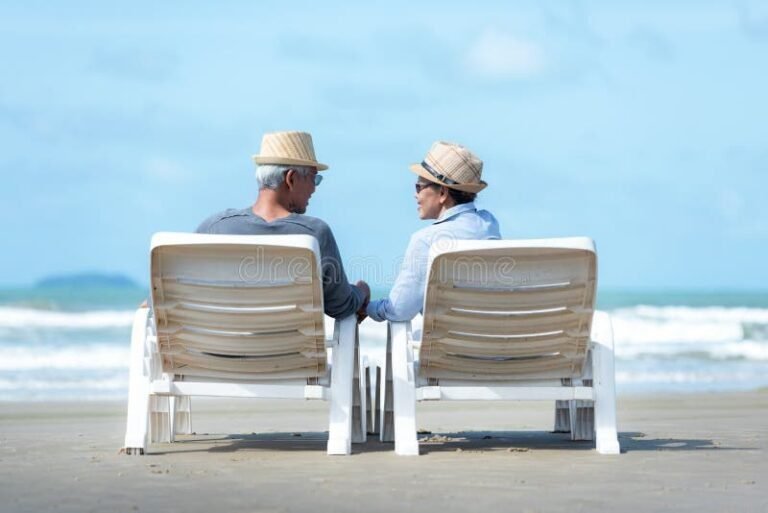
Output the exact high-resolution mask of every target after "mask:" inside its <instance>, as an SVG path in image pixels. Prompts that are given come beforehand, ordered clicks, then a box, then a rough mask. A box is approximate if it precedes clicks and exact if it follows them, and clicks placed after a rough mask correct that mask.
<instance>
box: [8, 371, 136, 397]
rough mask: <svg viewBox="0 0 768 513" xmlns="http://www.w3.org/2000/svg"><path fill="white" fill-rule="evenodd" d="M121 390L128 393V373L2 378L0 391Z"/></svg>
mask: <svg viewBox="0 0 768 513" xmlns="http://www.w3.org/2000/svg"><path fill="white" fill-rule="evenodd" d="M57 390H59V391H67V390H69V391H84V390H89V391H94V390H102V391H120V392H121V393H123V394H126V395H127V392H128V375H127V374H126V375H125V376H113V377H110V378H101V379H100V378H85V379H69V380H64V379H55V380H48V379H0V391H3V392H13V391H25V392H35V391H57Z"/></svg>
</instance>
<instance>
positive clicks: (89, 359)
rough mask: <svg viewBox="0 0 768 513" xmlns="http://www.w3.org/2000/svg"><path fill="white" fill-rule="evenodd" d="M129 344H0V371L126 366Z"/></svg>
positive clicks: (122, 367) (116, 367)
mask: <svg viewBox="0 0 768 513" xmlns="http://www.w3.org/2000/svg"><path fill="white" fill-rule="evenodd" d="M129 352H130V350H129V346H128V343H127V342H126V344H125V345H124V346H112V345H98V344H92V345H78V346H67V347H50V346H34V347H21V346H11V347H0V371H30V370H40V369H68V370H79V371H89V370H102V369H127V368H128V362H129Z"/></svg>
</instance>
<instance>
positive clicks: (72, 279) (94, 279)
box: [35, 273, 139, 288]
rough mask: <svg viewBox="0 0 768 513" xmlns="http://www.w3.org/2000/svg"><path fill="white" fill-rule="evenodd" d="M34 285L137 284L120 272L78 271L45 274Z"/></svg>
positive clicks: (47, 286)
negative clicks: (54, 274) (53, 274)
mask: <svg viewBox="0 0 768 513" xmlns="http://www.w3.org/2000/svg"><path fill="white" fill-rule="evenodd" d="M35 287H46V288H50V287H114V288H138V287H139V285H138V284H137V283H136V282H135V281H133V280H132V279H130V278H129V277H127V276H125V275H122V274H102V273H80V274H68V275H58V276H47V277H45V278H43V279H42V280H39V281H38V282H37V283H35Z"/></svg>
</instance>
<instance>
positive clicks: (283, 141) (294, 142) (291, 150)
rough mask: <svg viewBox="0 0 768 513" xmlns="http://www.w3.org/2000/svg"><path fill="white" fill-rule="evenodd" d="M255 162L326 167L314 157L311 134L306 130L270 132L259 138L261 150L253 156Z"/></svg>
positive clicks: (320, 168) (319, 169) (320, 169)
mask: <svg viewBox="0 0 768 513" xmlns="http://www.w3.org/2000/svg"><path fill="white" fill-rule="evenodd" d="M253 161H254V162H255V163H256V164H282V165H287V166H290V165H294V166H309V167H314V168H317V170H318V171H322V170H324V169H328V166H326V165H325V164H320V163H319V162H318V161H317V159H316V158H315V147H314V146H313V145H312V136H311V135H310V134H308V133H307V132H271V133H267V134H264V137H262V138H261V152H260V153H258V154H257V155H254V156H253Z"/></svg>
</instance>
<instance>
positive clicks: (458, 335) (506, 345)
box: [419, 237, 597, 381]
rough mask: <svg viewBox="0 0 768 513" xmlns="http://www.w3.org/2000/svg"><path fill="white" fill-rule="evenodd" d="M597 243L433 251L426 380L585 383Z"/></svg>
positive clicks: (496, 244)
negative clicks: (560, 380)
mask: <svg viewBox="0 0 768 513" xmlns="http://www.w3.org/2000/svg"><path fill="white" fill-rule="evenodd" d="M596 266H597V257H596V253H595V246H594V243H593V242H592V240H591V239H588V238H583V237H575V238H561V239H537V240H518V241H505V240H490V241H452V242H451V243H450V244H440V245H436V246H433V247H432V250H431V252H430V264H429V271H428V281H427V285H426V294H425V301H424V328H423V334H422V344H421V350H420V366H419V374H420V376H421V377H423V378H428V379H429V378H436V379H439V378H454V379H467V380H486V381H493V380H504V381H510V380H515V379H554V378H576V377H579V376H581V374H582V367H583V366H584V363H585V359H586V353H587V349H588V344H589V335H590V328H591V323H592V314H593V309H594V302H595V287H596V281H597V276H596Z"/></svg>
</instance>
